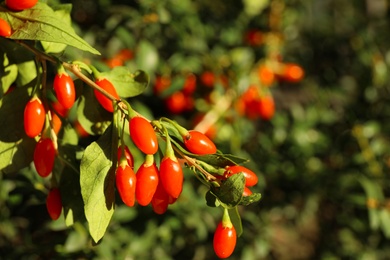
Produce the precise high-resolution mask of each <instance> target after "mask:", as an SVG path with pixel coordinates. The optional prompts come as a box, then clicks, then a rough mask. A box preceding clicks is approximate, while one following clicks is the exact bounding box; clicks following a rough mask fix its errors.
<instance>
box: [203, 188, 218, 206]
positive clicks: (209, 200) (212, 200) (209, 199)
mask: <svg viewBox="0 0 390 260" xmlns="http://www.w3.org/2000/svg"><path fill="white" fill-rule="evenodd" d="M205 197H206V204H207V206H209V207H213V208H214V207H218V206H219V205H221V203H220V202H219V200H218V199H217V197H215V195H214V194H213V193H212V192H211V191H207V193H206V196H205Z"/></svg>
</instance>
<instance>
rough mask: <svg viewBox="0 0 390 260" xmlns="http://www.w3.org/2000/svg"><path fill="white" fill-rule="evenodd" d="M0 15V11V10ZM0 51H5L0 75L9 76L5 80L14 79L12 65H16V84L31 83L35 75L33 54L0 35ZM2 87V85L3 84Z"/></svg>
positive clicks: (0, 66)
mask: <svg viewBox="0 0 390 260" xmlns="http://www.w3.org/2000/svg"><path fill="white" fill-rule="evenodd" d="M0 15H1V12H0ZM0 53H5V55H7V56H6V57H5V56H4V61H3V64H2V65H0V77H2V78H3V77H6V78H7V77H9V79H7V81H8V82H9V81H12V80H14V75H13V73H15V72H14V71H13V70H14V66H15V65H16V67H17V72H16V73H17V75H16V76H17V78H16V85H17V86H19V87H21V86H25V85H27V84H29V83H31V82H32V81H33V80H34V79H35V78H36V77H37V69H36V66H35V62H34V59H35V56H34V55H33V53H32V52H30V51H28V50H27V49H26V48H24V47H22V46H20V45H19V44H16V43H15V42H14V41H11V40H9V39H5V38H3V37H0ZM11 66H12V73H7V72H6V71H7V70H8V68H7V67H11ZM3 89H5V88H4V86H3Z"/></svg>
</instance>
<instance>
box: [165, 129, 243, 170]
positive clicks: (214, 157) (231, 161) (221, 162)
mask: <svg viewBox="0 0 390 260" xmlns="http://www.w3.org/2000/svg"><path fill="white" fill-rule="evenodd" d="M164 125H165V126H166V125H167V124H165V123H164ZM173 135H174V136H172V135H171V133H170V136H171V137H172V138H171V142H172V143H173V145H175V146H176V147H177V148H178V149H179V150H180V152H182V153H183V154H185V155H188V156H190V157H193V158H196V159H197V160H200V161H204V162H206V163H208V164H210V165H213V166H215V167H220V168H225V167H226V166H228V165H236V164H242V163H244V162H247V161H248V159H244V158H241V157H238V156H234V155H231V154H222V153H216V154H208V155H196V154H193V153H190V152H189V151H188V150H186V148H185V147H184V146H182V143H181V141H179V140H178V138H177V136H176V135H179V134H178V132H177V133H176V134H175V133H173Z"/></svg>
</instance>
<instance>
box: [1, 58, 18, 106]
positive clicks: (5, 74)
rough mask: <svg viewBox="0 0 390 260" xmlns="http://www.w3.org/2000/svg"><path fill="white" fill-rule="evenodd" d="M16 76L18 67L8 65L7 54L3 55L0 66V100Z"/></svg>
mask: <svg viewBox="0 0 390 260" xmlns="http://www.w3.org/2000/svg"><path fill="white" fill-rule="evenodd" d="M0 55H1V54H0ZM17 76H18V67H17V66H16V65H15V64H10V63H9V60H8V57H7V54H6V53H4V55H3V63H1V64H0V98H2V97H3V95H4V94H5V93H6V92H7V90H8V89H9V87H10V86H11V85H12V83H14V82H15V80H16V77H17Z"/></svg>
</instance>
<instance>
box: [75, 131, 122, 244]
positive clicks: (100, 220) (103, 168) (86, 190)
mask: <svg viewBox="0 0 390 260" xmlns="http://www.w3.org/2000/svg"><path fill="white" fill-rule="evenodd" d="M112 149H113V144H112V129H111V128H108V129H107V131H106V132H105V133H104V134H103V135H102V136H101V137H100V138H99V140H98V141H96V142H93V143H92V144H90V145H89V146H88V147H87V148H86V149H85V152H84V156H83V158H82V159H81V165H80V186H81V194H82V197H83V201H84V211H85V216H86V218H87V220H88V224H89V232H90V234H91V236H92V238H93V239H94V241H95V242H98V241H99V240H100V239H101V238H102V237H103V235H104V233H105V232H106V229H107V227H108V224H109V223H110V220H111V217H112V215H113V213H114V205H115V204H114V202H115V187H114V184H115V168H114V167H112V161H111V159H110V158H111V154H112Z"/></svg>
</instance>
